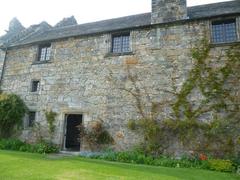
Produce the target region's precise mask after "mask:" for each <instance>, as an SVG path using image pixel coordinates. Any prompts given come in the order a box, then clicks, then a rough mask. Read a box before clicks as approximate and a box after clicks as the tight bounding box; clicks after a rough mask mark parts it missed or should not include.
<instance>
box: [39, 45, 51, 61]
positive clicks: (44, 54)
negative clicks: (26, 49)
mask: <svg viewBox="0 0 240 180" xmlns="http://www.w3.org/2000/svg"><path fill="white" fill-rule="evenodd" d="M38 51H39V52H38V61H49V60H50V57H51V44H44V45H41V46H39V50H38Z"/></svg>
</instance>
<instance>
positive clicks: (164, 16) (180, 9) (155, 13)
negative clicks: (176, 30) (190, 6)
mask: <svg viewBox="0 0 240 180" xmlns="http://www.w3.org/2000/svg"><path fill="white" fill-rule="evenodd" d="M151 18H152V19H151V23H152V24H157V23H165V22H170V21H176V20H181V19H186V18H187V2H186V0H152V17H151Z"/></svg>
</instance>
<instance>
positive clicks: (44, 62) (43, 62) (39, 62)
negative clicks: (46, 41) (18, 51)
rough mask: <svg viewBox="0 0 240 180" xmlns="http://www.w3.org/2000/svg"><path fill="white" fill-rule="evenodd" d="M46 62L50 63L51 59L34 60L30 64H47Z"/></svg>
mask: <svg viewBox="0 0 240 180" xmlns="http://www.w3.org/2000/svg"><path fill="white" fill-rule="evenodd" d="M48 63H52V61H51V60H48V61H34V62H33V63H32V65H36V64H48Z"/></svg>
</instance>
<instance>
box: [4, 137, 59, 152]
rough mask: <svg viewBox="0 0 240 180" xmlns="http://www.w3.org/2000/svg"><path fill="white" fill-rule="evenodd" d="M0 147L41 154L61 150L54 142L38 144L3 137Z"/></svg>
mask: <svg viewBox="0 0 240 180" xmlns="http://www.w3.org/2000/svg"><path fill="white" fill-rule="evenodd" d="M0 149H2V150H13V151H22V152H31V153H40V154H45V153H56V152H58V151H59V149H58V147H57V146H56V145H54V144H52V143H48V142H45V141H41V142H39V143H36V144H27V143H25V142H22V141H20V140H18V139H1V140H0Z"/></svg>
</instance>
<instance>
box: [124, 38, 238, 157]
mask: <svg viewBox="0 0 240 180" xmlns="http://www.w3.org/2000/svg"><path fill="white" fill-rule="evenodd" d="M210 51H211V47H210V44H209V43H208V41H207V40H206V39H204V40H202V41H201V42H200V43H199V44H198V45H197V46H196V47H195V48H193V49H192V59H193V60H194V64H193V68H192V69H191V70H190V72H189V75H188V77H187V78H186V80H185V82H184V83H183V85H182V87H181V90H180V91H179V92H176V91H175V92H174V93H173V94H174V95H175V96H176V99H175V100H174V101H172V102H171V103H168V104H165V106H169V104H170V106H171V109H172V112H173V113H172V115H171V118H168V119H161V118H160V119H159V117H161V116H158V115H155V116H147V117H146V116H145V117H143V118H142V119H140V120H139V119H138V120H130V121H129V123H128V127H129V128H130V129H132V130H135V131H138V132H141V133H142V132H143V136H144V139H145V141H144V143H143V144H142V147H143V149H144V150H145V152H146V153H151V154H156V153H162V152H164V151H165V150H166V149H167V148H168V147H169V146H171V143H173V141H174V139H175V140H176V139H177V141H178V142H179V143H180V144H182V146H183V147H185V148H186V150H194V151H200V152H206V153H209V154H211V155H213V156H216V157H224V156H233V155H237V154H238V153H240V151H239V148H238V147H239V145H240V94H239V93H240V86H239V85H240V70H239V69H240V45H235V46H231V47H230V48H228V49H224V50H223V51H222V53H223V54H222V55H221V54H220V55H219V57H218V58H217V57H214V58H215V59H214V60H212V59H211V57H210ZM216 58H217V61H216ZM130 80H131V79H130ZM133 84H134V85H135V84H136V82H133ZM139 89H140V88H139V87H138V88H137V90H138V92H139ZM196 90H197V92H198V95H201V98H199V99H197V100H196V99H195V100H193V99H191V96H192V94H193V93H194V91H196ZM133 91H134V88H133ZM126 92H130V94H136V93H134V92H132V89H131V90H126ZM138 96H141V95H140V94H139V93H138ZM134 98H136V97H134ZM136 99H137V100H138V101H136V102H137V103H138V106H136V107H142V106H139V104H141V102H139V100H141V98H140V97H137V98H136ZM151 104H152V108H151V109H152V110H153V113H151V114H161V112H160V111H161V110H162V109H163V108H160V109H159V108H156V107H162V106H163V102H158V103H156V102H152V103H151ZM142 109H143V108H141V109H140V110H141V111H139V112H142V111H143V110H142ZM154 111H155V112H154ZM142 114H144V113H142ZM209 117H210V119H209Z"/></svg>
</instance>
